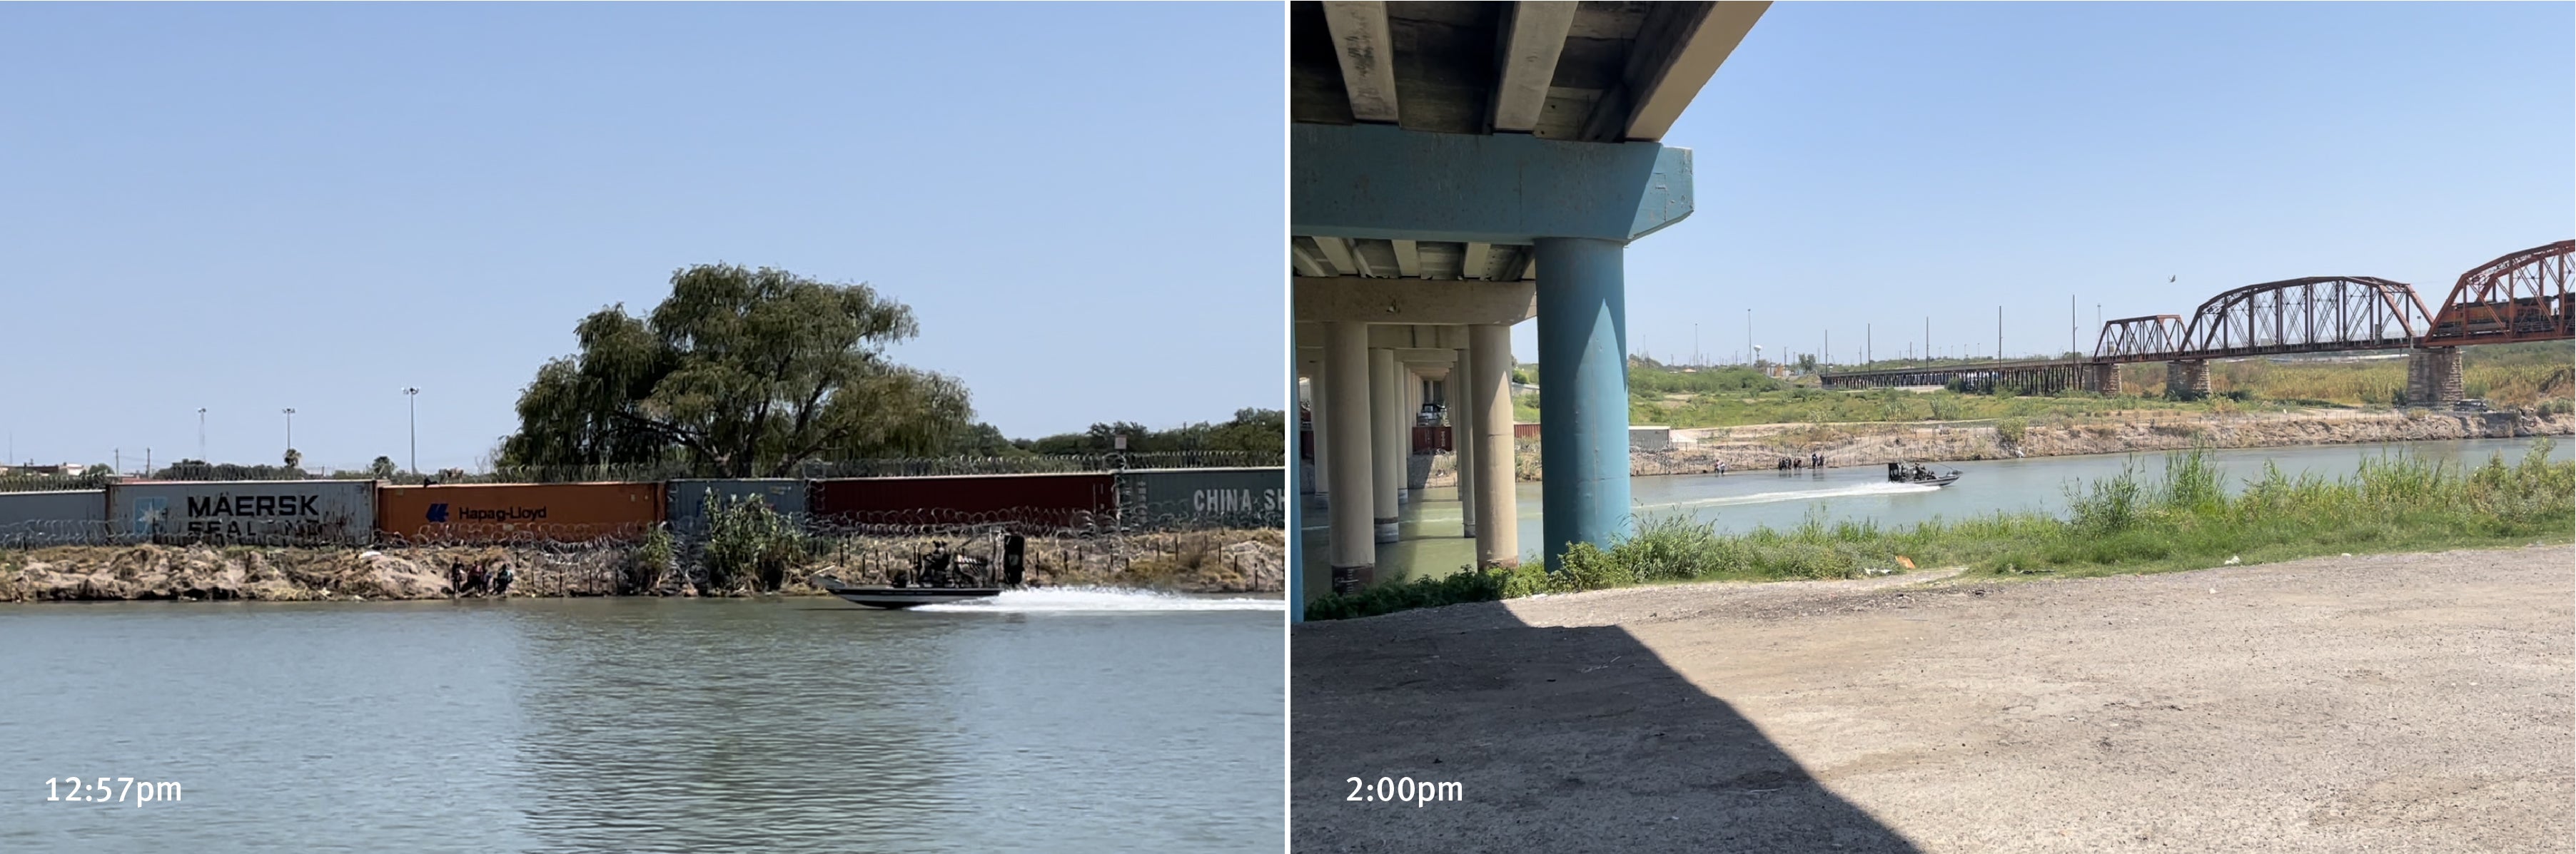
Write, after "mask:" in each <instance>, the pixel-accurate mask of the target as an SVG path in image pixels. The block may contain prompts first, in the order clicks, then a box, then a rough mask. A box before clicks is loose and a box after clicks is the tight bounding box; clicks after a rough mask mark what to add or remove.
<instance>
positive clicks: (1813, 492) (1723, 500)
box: [1637, 481, 1941, 510]
mask: <svg viewBox="0 0 2576 854" xmlns="http://www.w3.org/2000/svg"><path fill="white" fill-rule="evenodd" d="M1940 490H1941V488H1940V487H1937V486H1927V485H1924V484H1920V483H1896V482H1894V481H1883V482H1879V483H1861V484H1854V485H1851V486H1837V487H1833V488H1831V489H1798V490H1791V491H1788V492H1756V493H1753V494H1751V495H1722V496H1718V497H1715V498H1693V499H1690V500H1687V501H1668V502H1664V503H1660V504H1640V505H1637V509H1638V510H1670V509H1674V508H1696V507H1733V506H1737V505H1742V504H1776V503H1779V502H1782V501H1814V500H1816V499H1820V498H1856V497H1861V496H1871V495H1909V494H1913V493H1918V492H1939V491H1940Z"/></svg>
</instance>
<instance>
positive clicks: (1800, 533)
mask: <svg viewBox="0 0 2576 854" xmlns="http://www.w3.org/2000/svg"><path fill="white" fill-rule="evenodd" d="M2549 450H2550V448H2549V445H2548V443H2547V442H2546V440H2544V441H2543V442H2542V443H2541V445H2540V446H2538V447H2536V448H2534V449H2533V450H2532V452H2531V453H2530V455H2528V456H2527V457H2525V458H2524V459H2523V460H2522V461H2521V462H2520V463H2518V464H2508V463H2507V462H2506V461H2505V460H2504V459H2502V458H2501V457H2500V456H2499V457H2497V458H2493V459H2490V460H2489V461H2488V462H2487V464H2486V465H2483V466H2480V467H2477V468H2474V469H2467V470H2463V469H2460V468H2457V467H2451V466H2446V465H2439V464H2434V463H2428V462H2425V461H2422V460H2419V459H2416V458H2414V457H2412V456H2409V455H2403V454H2400V455H2395V456H2391V457H2387V458H2383V459H2378V460H2370V461H2366V462H2364V463H2363V464H2362V465H2361V467H2360V468H2359V470H2357V471H2356V472H2355V473H2354V474H2353V475H2351V476H2349V477H2339V478H2335V479H2333V480H2326V479H2322V478H2317V477H2304V478H2299V479H2291V478H2288V477H2285V476H2283V475H2282V474H2281V473H2280V472H2279V471H2278V470H2277V469H2268V470H2267V471H2265V472H2264V473H2263V474H2262V475H2261V476H2260V477H2256V478H2254V479H2253V480H2252V482H2251V484H2250V485H2249V486H2248V487H2247V488H2246V489H2245V490H2244V491H2243V492H2241V493H2239V494H2238V495H2236V496H2234V497H2229V496H2227V495H2225V494H2224V493H2223V492H2222V491H2221V490H2220V488H2219V484H2220V483H2221V478H2223V477H2225V476H2227V475H2226V474H2225V473H2223V472H2221V471H2219V470H2217V469H2216V468H2214V467H2212V466H2210V465H2209V464H2208V462H2207V459H2206V457H2205V456H2204V455H2202V454H2201V453H2199V452H2197V451H2194V452H2186V453H2182V454H2177V455H2175V458H2174V459H2173V460H2172V461H2171V463H2170V464H2169V465H2168V466H2166V469H2165V474H2164V477H2163V479H2162V480H2161V481H2158V482H2152V483H2151V482H2147V481H2145V480H2143V479H2141V478H2140V477H2138V476H2137V475H2136V474H2135V472H2134V471H2131V472H2123V473H2122V474H2121V475H2119V476H2117V477H2111V478H2106V479H2103V480H2100V481H2095V482H2092V483H2089V484H2083V485H2081V486H2074V487H2070V490H2071V494H2070V498H2071V499H2072V501H2071V512H2069V513H2068V515H2067V517H2066V518H2062V519H2061V518H2057V517H2054V516H2049V515H2045V514H2020V515H2006V514H1998V515H1994V516H1985V517H1978V518H1973V519H1966V520H1960V521H1935V522H1927V523H1924V524H1921V525H1916V526H1913V527H1909V528H1897V529H1882V528H1879V527H1878V526H1876V525H1873V524H1869V523H1865V522H1845V523H1840V524H1835V525H1827V524H1825V523H1824V522H1822V521H1821V519H1820V518H1816V517H1811V518H1810V519H1809V520H1808V522H1807V523H1806V524H1805V525H1802V526H1800V527H1799V528H1797V529H1795V530H1790V531H1775V530H1771V529H1769V528H1760V529H1756V530H1754V531H1751V532H1749V533H1744V534H1720V533H1717V532H1716V531H1715V530H1714V528H1713V527H1712V526H1710V525H1704V524H1703V525H1693V524H1691V523H1689V522H1687V521H1685V520H1682V519H1678V518H1663V519H1649V520H1645V521H1644V522H1643V523H1642V524H1641V525H1640V526H1639V528H1640V530H1639V531H1638V533H1637V534H1636V535H1635V536H1632V537H1629V538H1627V539H1625V540H1622V541H1620V542H1618V543H1616V544H1614V545H1613V546H1611V547H1610V548H1609V549H1607V550H1603V549H1596V548H1594V547H1592V546H1590V545H1588V544H1587V545H1579V546H1577V547H1576V548H1575V549H1574V550H1573V551H1572V552H1569V553H1568V555H1567V557H1566V560H1565V569H1564V570H1563V571H1561V572H1558V573H1556V574H1553V575H1551V574H1549V573H1547V572H1546V571H1544V570H1542V569H1539V568H1536V567H1522V568H1520V569H1518V570H1516V571H1513V572H1508V573H1506V572H1500V571H1485V572H1462V573H1458V574H1456V575H1452V576H1448V577H1446V578H1442V579H1439V580H1429V579H1424V580H1417V581H1414V582H1411V583H1409V584H1401V585H1382V586H1380V587H1375V588H1371V589H1368V590H1363V591H1359V592H1357V593H1355V594H1352V595H1349V596H1340V595H1331V596H1326V597H1323V598H1322V599H1319V600H1317V601H1316V602H1314V603H1313V604H1311V605H1309V606H1308V608H1307V618H1308V619H1335V618H1341V617H1356V616H1367V615H1370V614H1381V613H1387V612H1390V611H1399V610H1405V609H1408V608H1419V607H1430V606H1435V605H1446V604H1453V603H1457V602H1474V601H1490V600H1494V599H1503V598H1511V597H1515V596H1525V595H1530V594H1533V593H1544V592H1561V591H1577V590H1596V589H1602V588H1608V587H1620V586H1626V585H1632V584H1646V583H1658V582H1674V581H1760V580H1777V579H1792V578H1849V577H1854V576H1858V575H1861V574H1864V573H1866V572H1869V571H1873V570H1885V569H1890V568H1894V567H1897V566H1899V565H1900V564H1899V563H1898V562H1897V558H1899V557H1900V556H1901V557H1904V558H1906V559H1908V560H1910V561H1911V562H1912V563H1914V564H1915V565H1917V566H1961V565H1964V566H1966V567H1968V571H1969V573H1970V574H1972V575H1983V576H1988V577H2010V576H2028V575H2053V576H2060V577H2080V576H2091V575H2105V574H2111V573H2123V572H2163V571H2171V570H2183V569H2201V568H2206V567H2211V566H2217V565H2221V564H2223V563H2225V562H2226V561H2227V560H2229V559H2230V558H2235V559H2238V560H2241V561H2243V562H2246V563H2262V562H2267V561H2279V560H2289V559H2293V558H2301V557H2313V556H2318V555H2331V554H2339V553H2344V552H2410V551H2432V550H2440V549H2452V548H2477V547H2494V546H2519V545H2524V544H2527V543H2535V542H2549V543H2556V542H2568V541H2569V540H2570V539H2571V533H2576V462H2562V463H2552V462H2549V461H2548V453H2549Z"/></svg>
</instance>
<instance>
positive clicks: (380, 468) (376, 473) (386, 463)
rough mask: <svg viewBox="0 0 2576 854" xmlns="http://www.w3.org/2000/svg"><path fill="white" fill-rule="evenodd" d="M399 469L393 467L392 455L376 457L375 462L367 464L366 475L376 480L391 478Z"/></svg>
mask: <svg viewBox="0 0 2576 854" xmlns="http://www.w3.org/2000/svg"><path fill="white" fill-rule="evenodd" d="M400 471H401V469H397V468H395V467H394V458H392V457H377V458H376V461H375V462H372V463H368V464H367V476H368V477H372V478H375V479H377V480H392V479H394V475H395V474H397V473H399V472H400Z"/></svg>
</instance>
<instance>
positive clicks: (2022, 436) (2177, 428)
mask: <svg viewBox="0 0 2576 854" xmlns="http://www.w3.org/2000/svg"><path fill="white" fill-rule="evenodd" d="M2016 433H2017V434H2018V437H2017V440H2016V437H2015V436H2014V435H2012V434H2016ZM2567 435H2576V415H2568V414H2564V413H2541V412H2537V411H2531V410H2518V411H2509V412H2449V411H2427V410H2411V411H2390V410H2375V411H2374V410H2348V409H2312V410H2301V411H2296V412H2265V413H2188V414H2185V413H2175V412H2172V411H2169V410H2154V411H2140V412H2136V413H2128V414H2125V415H2123V416H2115V417H2109V418H2093V419H2083V420H2077V419H2066V418H2056V419H2052V418H2038V419H2031V420H2029V421H2027V422H2024V423H2018V424H2016V423H2014V421H2013V419H2005V420H2003V421H1993V420H1987V421H1975V422H1939V421H1924V422H1896V423H1829V424H1759V425H1751V426H1745V427H1732V428H1714V429H1703V430H1675V431H1673V445H1672V447H1670V448H1668V449H1664V450H1637V451H1634V452H1632V453H1631V454H1630V455H1629V470H1630V472H1631V473H1633V474H1637V475H1657V474H1682V473H1691V472H1706V471H1711V470H1714V469H1715V468H1716V467H1717V465H1718V463H1719V462H1721V461H1723V462H1725V463H1726V465H1727V467H1728V468H1730V469H1734V470H1738V471H1741V470H1746V469H1753V470H1761V469H1769V468H1773V467H1774V466H1776V465H1778V461H1779V460H1780V459H1781V458H1782V457H1804V456H1806V455H1808V454H1823V455H1825V459H1826V462H1827V463H1828V464H1830V465H1833V466H1835V467H1847V466H1884V465H1886V464H1888V463H1890V462H1895V461H1900V460H1904V461H1927V462H1940V461H1952V460H1991V459H2001V458H2008V457H2052V456H2071V455H2076V454H2117V453H2128V452H2133V451H2171V450H2182V449H2185V448H2190V447H2192V446H2194V445H2195V444H2199V445H2205V446H2209V447H2216V448H2268V447H2292V446H2300V445H2337V444H2353V443H2363V442H2411V441H2424V440H2439V439H2502V438H2514V437H2528V436H2567ZM1414 466H1415V469H1414V482H1415V483H1417V484H1420V485H1428V486H1445V485H1451V484H1454V483H1455V482H1456V473H1457V469H1456V466H1455V464H1454V460H1453V458H1451V457H1449V456H1447V455H1442V456H1440V457H1437V458H1424V457H1416V458H1415V463H1414ZM1515 467H1516V468H1517V469H1518V473H1519V475H1520V479H1521V480H1538V479H1540V474H1541V467H1540V463H1539V449H1538V445H1537V443H1534V442H1523V443H1521V448H1520V454H1519V459H1518V460H1517V461H1516V466H1515Z"/></svg>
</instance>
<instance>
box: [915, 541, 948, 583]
mask: <svg viewBox="0 0 2576 854" xmlns="http://www.w3.org/2000/svg"><path fill="white" fill-rule="evenodd" d="M950 558H951V555H949V554H948V542H947V541H945V540H932V541H931V542H930V554H928V555H925V556H923V557H922V559H921V586H923V587H947V586H949V585H948V563H949V560H950Z"/></svg>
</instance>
